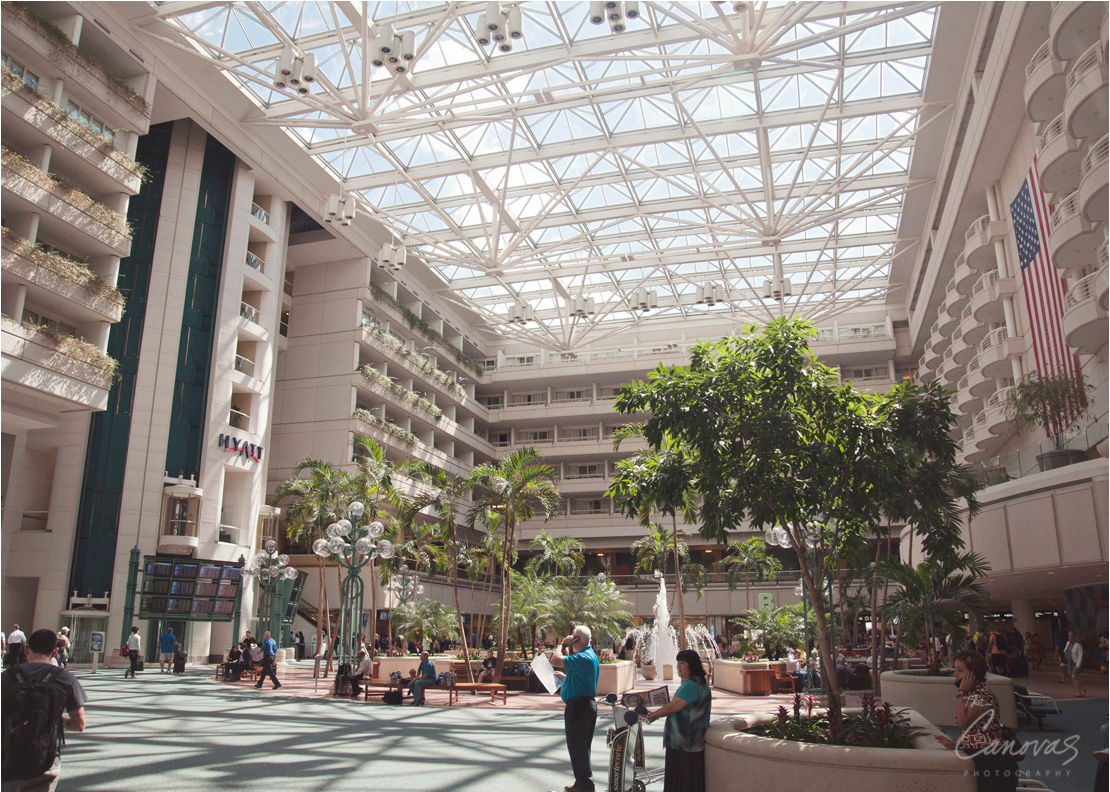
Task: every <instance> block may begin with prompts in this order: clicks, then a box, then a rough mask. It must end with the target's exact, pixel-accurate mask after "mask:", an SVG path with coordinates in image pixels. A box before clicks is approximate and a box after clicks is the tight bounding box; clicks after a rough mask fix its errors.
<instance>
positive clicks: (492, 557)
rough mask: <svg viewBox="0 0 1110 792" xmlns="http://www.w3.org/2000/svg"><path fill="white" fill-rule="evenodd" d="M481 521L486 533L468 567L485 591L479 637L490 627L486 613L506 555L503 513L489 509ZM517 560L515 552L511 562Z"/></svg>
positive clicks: (471, 576)
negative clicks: (502, 527) (502, 521)
mask: <svg viewBox="0 0 1110 792" xmlns="http://www.w3.org/2000/svg"><path fill="white" fill-rule="evenodd" d="M481 522H482V524H483V525H484V526H485V529H486V533H485V534H484V535H483V536H482V540H481V542H480V543H479V545H478V546H477V547H475V548H474V550H473V551H472V552H471V554H470V557H471V565H470V567H469V568H468V569H467V573H468V577H469V578H470V579H471V580H478V579H482V580H483V583H482V590H483V592H484V593H485V600H484V601H483V603H482V609H481V613H480V615H479V617H478V624H477V629H475V633H476V634H477V635H478V636H479V637H485V634H486V630H487V629H488V628H489V625H488V621H489V619H488V617H487V616H486V615H485V614H486V611H488V610H489V601H490V597H491V596H492V595H493V582H494V579H495V577H496V574H497V570H498V564H499V563H500V561H501V559H502V557H503V555H504V549H505V548H504V545H505V542H504V537H503V536H502V535H501V515H500V514H499V513H498V512H495V511H490V510H487V511H486V513H485V514H484V515H483V516H482V517H481ZM515 562H516V554H515V553H514V554H513V557H512V559H511V563H515Z"/></svg>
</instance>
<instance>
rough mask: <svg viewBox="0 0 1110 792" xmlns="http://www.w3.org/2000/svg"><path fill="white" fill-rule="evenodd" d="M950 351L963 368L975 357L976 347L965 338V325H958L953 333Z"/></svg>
mask: <svg viewBox="0 0 1110 792" xmlns="http://www.w3.org/2000/svg"><path fill="white" fill-rule="evenodd" d="M949 349H950V351H951V352H952V357H953V358H954V359H955V361H956V362H957V363H959V364H960V365H961V366H966V365H967V361H969V360H971V359H972V358H973V357H975V352H976V349H975V346H974V345H972V344H970V343H968V340H967V339H966V338H964V330H963V325H956V329H955V330H953V331H952V346H951V347H949Z"/></svg>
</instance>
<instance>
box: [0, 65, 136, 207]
mask: <svg viewBox="0 0 1110 792" xmlns="http://www.w3.org/2000/svg"><path fill="white" fill-rule="evenodd" d="M2 74H3V89H2V92H3V122H4V145H6V146H7V147H8V148H12V149H17V150H23V151H28V150H31V147H32V146H38V145H41V143H42V142H43V139H44V138H45V139H47V140H49V141H50V145H51V148H52V151H51V155H50V169H51V171H53V172H55V173H62V174H67V175H68V174H72V175H73V176H74V178H76V179H78V180H79V181H80V183H81V186H82V187H83V188H84V189H85V190H86V191H87V192H90V193H92V194H94V195H105V194H109V193H113V192H122V193H127V194H128V195H136V194H138V192H139V187H140V186H141V184H142V168H140V167H139V165H138V164H136V163H135V161H134V160H133V159H131V158H130V157H129V156H127V155H126V154H124V153H123V152H122V151H117V150H116V148H115V146H114V144H113V142H112V141H110V140H108V138H105V137H103V136H101V135H99V134H97V133H96V132H95V131H93V130H92V129H91V128H89V127H87V126H83V125H82V124H81V123H80V122H79V121H77V120H76V119H72V118H69V117H68V116H67V115H66V113H65V111H64V110H62V108H60V107H58V105H56V104H54V103H53V102H51V101H49V100H47V99H46V98H44V97H42V96H39V95H38V94H37V93H35V92H34V91H32V90H31V89H30V88H28V87H27V86H25V85H24V84H23V81H22V80H20V79H19V78H17V77H15V76H14V75H12V74H11V73H10V72H8V71H4V72H3V73H2Z"/></svg>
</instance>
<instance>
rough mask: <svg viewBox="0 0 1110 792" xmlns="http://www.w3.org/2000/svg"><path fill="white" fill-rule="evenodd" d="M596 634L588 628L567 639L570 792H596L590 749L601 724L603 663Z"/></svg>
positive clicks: (576, 630) (566, 724)
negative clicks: (593, 641)
mask: <svg viewBox="0 0 1110 792" xmlns="http://www.w3.org/2000/svg"><path fill="white" fill-rule="evenodd" d="M591 637H592V633H591V632H590V628H589V627H586V626H584V625H581V624H578V625H575V628H574V631H573V632H571V634H570V635H568V636H567V637H566V638H564V639H563V646H562V649H563V669H564V670H565V671H566V676H565V677H564V678H563V684H562V687H561V688H559V696H560V697H561V698H562V699H563V701H565V702H566V709H565V710H564V711H563V728H564V730H565V731H566V735H567V752H568V753H569V754H570V767H571V770H572V771H573V772H574V783H573V784H571V785H570V786H566V787H563V789H565V790H566V792H593V789H594V777H593V771H592V770H591V769H590V747H591V745H592V744H593V740H594V726H595V725H596V724H597V677H598V674H599V673H600V672H601V664H600V663H598V660H597V655H596V654H595V653H594V650H593V647H592V646H590V638H591Z"/></svg>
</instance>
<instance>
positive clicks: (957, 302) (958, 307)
mask: <svg viewBox="0 0 1110 792" xmlns="http://www.w3.org/2000/svg"><path fill="white" fill-rule="evenodd" d="M968 269H969V270H970V267H969V268H968ZM972 288H974V285H973V286H972ZM970 299H971V289H968V291H967V293H966V294H965V293H963V292H961V291H960V290H959V289H957V288H956V277H955V276H952V277H951V278H949V280H948V285H947V286H946V287H945V294H944V308H945V310H946V311H948V313H950V314H952V316H954V317H956V321H957V322H959V321H960V314H962V313H963V310H964V308H965V307H966V306H967V304H968V301H969V300H970Z"/></svg>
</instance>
